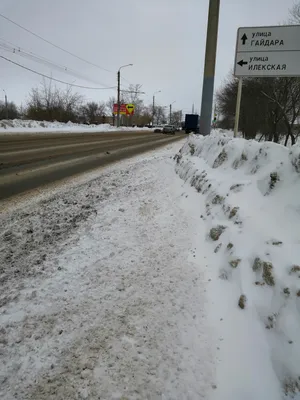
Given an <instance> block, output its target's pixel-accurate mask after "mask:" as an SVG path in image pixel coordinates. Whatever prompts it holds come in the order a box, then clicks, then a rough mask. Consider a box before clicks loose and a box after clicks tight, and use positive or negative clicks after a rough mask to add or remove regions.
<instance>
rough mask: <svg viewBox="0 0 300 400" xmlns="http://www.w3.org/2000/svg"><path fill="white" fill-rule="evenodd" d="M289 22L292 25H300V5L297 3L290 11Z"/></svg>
mask: <svg viewBox="0 0 300 400" xmlns="http://www.w3.org/2000/svg"><path fill="white" fill-rule="evenodd" d="M289 22H290V23H291V24H300V3H299V2H298V3H295V4H294V5H293V7H292V8H291V9H290V10H289Z"/></svg>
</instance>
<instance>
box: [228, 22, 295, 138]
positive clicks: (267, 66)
mask: <svg viewBox="0 0 300 400" xmlns="http://www.w3.org/2000/svg"><path fill="white" fill-rule="evenodd" d="M234 75H235V76H236V77H238V78H239V88H238V95H237V105H236V115H235V129H234V135H235V136H236V135H237V132H238V123H239V114H240V104H241V95H242V78H243V77H261V78H262V77H263V78H271V77H273V78H276V77H296V76H300V25H286V26H262V27H249V28H239V29H238V32H237V42H236V52H235V63H234Z"/></svg>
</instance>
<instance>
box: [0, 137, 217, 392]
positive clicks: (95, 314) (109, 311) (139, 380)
mask: <svg viewBox="0 0 300 400" xmlns="http://www.w3.org/2000/svg"><path fill="white" fill-rule="evenodd" d="M179 148H180V144H178V143H176V144H173V145H169V146H167V147H166V148H164V149H159V150H156V151H155V152H153V153H150V154H148V155H143V156H139V157H137V158H134V159H132V160H127V161H124V162H121V163H119V164H117V165H115V166H110V167H108V168H106V169H105V170H102V171H101V170H100V171H95V172H93V173H90V175H94V176H93V177H90V178H89V179H87V178H86V181H84V177H81V178H80V180H81V182H82V181H83V182H82V183H80V181H79V178H78V180H77V179H76V180H75V181H76V182H74V185H73V187H72V186H71V187H69V188H62V189H60V190H58V191H55V193H53V195H52V196H50V198H47V196H46V197H45V198H42V199H37V198H36V199H34V200H31V201H29V204H27V205H26V206H24V205H23V204H21V207H20V208H17V209H14V208H13V209H12V210H8V211H7V212H5V213H4V214H3V215H2V216H1V217H2V218H1V221H0V227H1V232H0V280H1V293H0V311H1V313H0V353H1V363H0V398H1V400H12V399H16V400H25V399H27V400H82V399H88V400H98V399H101V400H112V399H114V400H146V399H149V400H162V399H164V400H175V399H176V400H188V399H189V400H199V399H203V400H206V399H207V398H208V396H209V393H210V392H211V391H213V390H214V389H213V387H214V386H215V381H214V378H215V376H214V362H213V360H214V356H213V353H214V349H212V348H211V340H210V338H211V332H210V329H209V327H208V324H207V313H206V292H207V286H208V282H207V279H206V278H205V268H204V269H200V268H199V264H200V260H199V258H198V255H197V254H196V249H195V242H196V239H197V236H196V235H197V232H198V222H200V220H199V221H196V220H195V219H194V213H193V212H192V213H191V212H190V210H192V208H191V207H186V204H187V201H188V200H190V198H191V197H192V196H191V195H190V196H189V195H188V194H186V191H184V192H183V190H182V185H183V183H182V181H181V180H180V179H179V178H178V177H177V176H176V174H175V171H174V161H173V156H174V154H175V153H176V152H177V151H178V150H179ZM87 176H88V174H87ZM187 189H188V190H189V192H190V193H191V194H192V195H193V194H194V195H195V197H198V196H197V194H195V193H194V191H193V189H192V188H191V187H188V188H187Z"/></svg>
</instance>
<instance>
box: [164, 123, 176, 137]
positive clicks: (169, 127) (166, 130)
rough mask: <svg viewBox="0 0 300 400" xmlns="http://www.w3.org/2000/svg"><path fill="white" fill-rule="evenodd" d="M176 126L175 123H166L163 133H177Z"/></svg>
mask: <svg viewBox="0 0 300 400" xmlns="http://www.w3.org/2000/svg"><path fill="white" fill-rule="evenodd" d="M175 132H176V128H175V126H173V125H166V126H164V129H163V133H171V134H172V135H175Z"/></svg>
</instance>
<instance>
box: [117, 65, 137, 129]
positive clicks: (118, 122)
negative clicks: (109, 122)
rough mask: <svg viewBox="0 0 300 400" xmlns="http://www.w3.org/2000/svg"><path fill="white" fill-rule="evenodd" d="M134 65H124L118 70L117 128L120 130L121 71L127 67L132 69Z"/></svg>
mask: <svg viewBox="0 0 300 400" xmlns="http://www.w3.org/2000/svg"><path fill="white" fill-rule="evenodd" d="M132 66H133V64H126V65H122V66H121V67H120V68H119V69H118V74H117V78H118V94H117V103H118V112H117V127H118V128H119V126H120V109H121V101H120V92H121V69H122V68H125V67H132Z"/></svg>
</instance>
